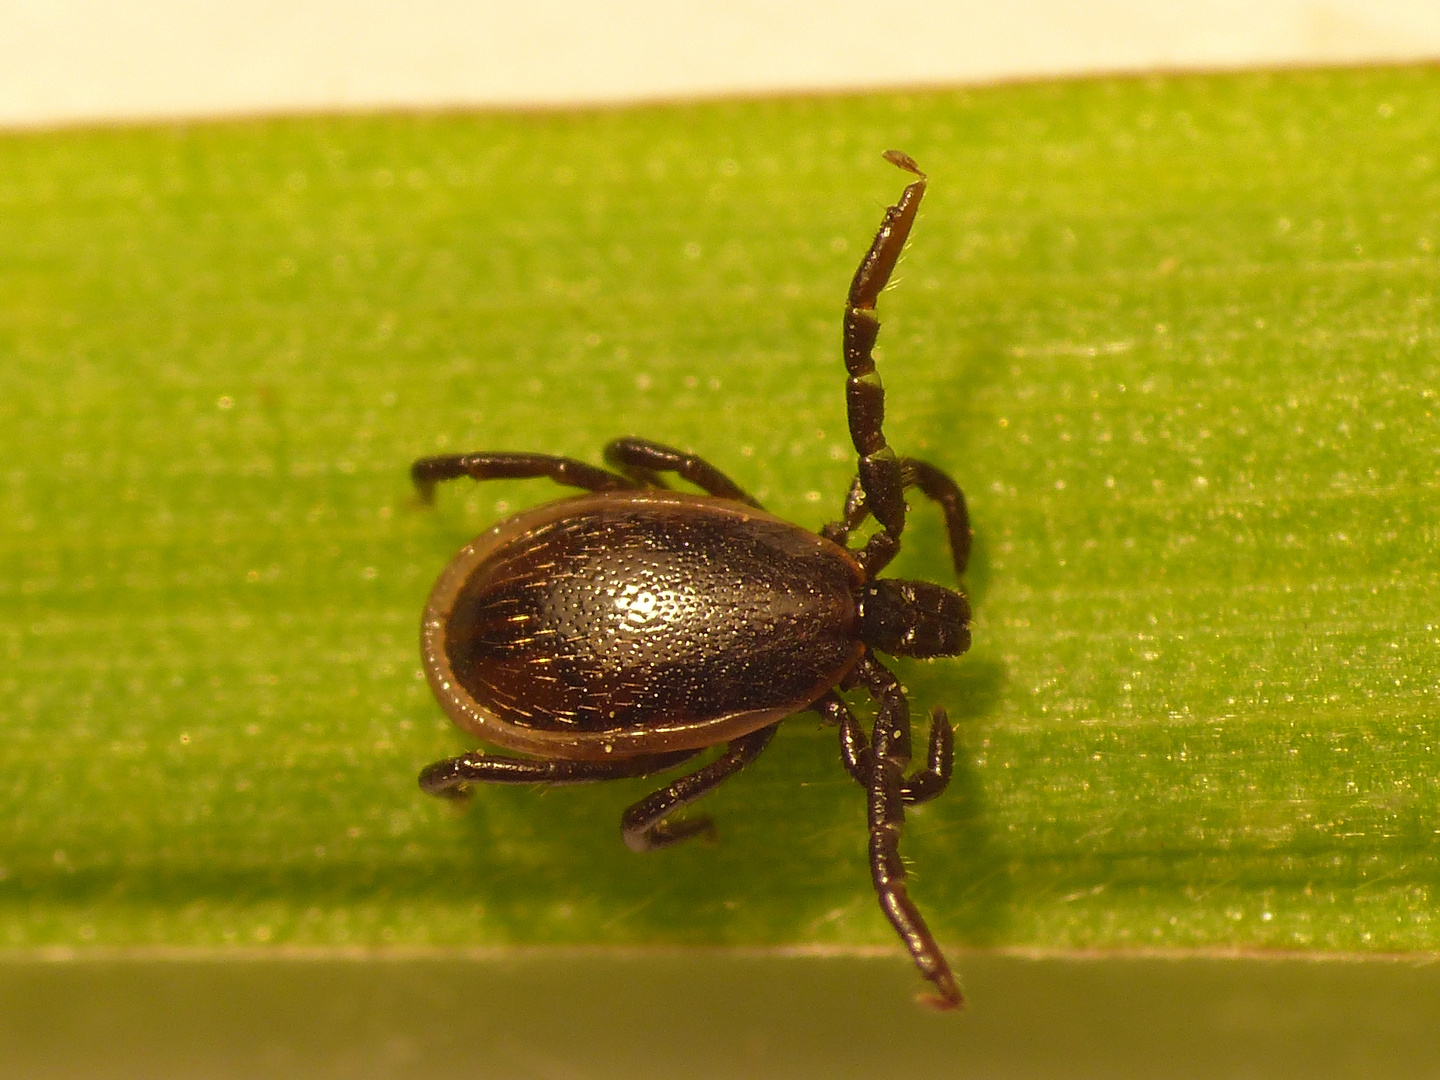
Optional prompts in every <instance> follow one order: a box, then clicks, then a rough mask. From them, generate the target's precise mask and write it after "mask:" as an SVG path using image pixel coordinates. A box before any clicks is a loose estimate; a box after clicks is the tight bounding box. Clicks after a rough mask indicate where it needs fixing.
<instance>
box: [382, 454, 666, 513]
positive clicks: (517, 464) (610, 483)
mask: <svg viewBox="0 0 1440 1080" xmlns="http://www.w3.org/2000/svg"><path fill="white" fill-rule="evenodd" d="M461 476H468V477H470V478H471V479H473V480H527V479H530V478H532V477H549V478H550V479H551V480H554V481H555V482H556V483H557V484H564V485H565V486H567V487H577V488H584V489H585V490H586V491H626V490H630V489H632V488H635V487H638V486H639V485H637V484H636V483H635V482H634V481H633V480H629V479H627V478H625V477H623V476H616V475H615V474H614V473H612V472H606V471H605V470H604V469H597V468H596V467H595V466H594V465H587V464H585V462H583V461H576V460H575V459H574V458H567V457H555V456H553V455H551V454H511V453H503V452H501V453H478V454H445V455H442V456H440V457H426V458H420V460H418V461H416V462H415V463H414V464H413V465H411V466H410V479H411V480H413V481H414V482H415V490H416V491H417V492H419V494H420V498H421V500H422V501H424V502H427V503H428V502H430V501H432V500H433V499H434V497H435V485H436V484H438V483H440V481H442V480H454V479H457V478H459V477H461Z"/></svg>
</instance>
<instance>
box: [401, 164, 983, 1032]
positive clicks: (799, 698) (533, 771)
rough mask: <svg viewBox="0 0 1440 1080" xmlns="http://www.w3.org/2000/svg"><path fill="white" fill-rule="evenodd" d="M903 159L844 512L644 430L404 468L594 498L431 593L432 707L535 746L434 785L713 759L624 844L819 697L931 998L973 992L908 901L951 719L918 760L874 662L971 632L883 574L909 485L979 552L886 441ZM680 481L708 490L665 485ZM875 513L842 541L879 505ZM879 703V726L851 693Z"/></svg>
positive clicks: (919, 182)
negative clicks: (753, 482)
mask: <svg viewBox="0 0 1440 1080" xmlns="http://www.w3.org/2000/svg"><path fill="white" fill-rule="evenodd" d="M885 157H886V159H887V160H888V161H890V162H891V163H892V164H894V165H896V166H898V167H899V168H901V169H904V170H905V171H906V172H908V173H911V174H912V175H913V176H914V178H915V179H914V180H913V181H912V182H911V183H910V184H909V185H908V186H907V187H906V188H905V191H904V193H903V194H902V195H901V196H900V199H899V201H898V202H896V204H895V205H894V206H892V207H890V208H889V209H888V210H886V212H885V218H884V220H883V221H882V222H881V224H880V229H879V231H878V232H877V233H876V235H875V239H874V241H873V242H872V243H871V245H870V250H869V251H868V252H866V254H865V257H864V259H862V260H861V262H860V266H859V268H858V269H857V270H856V271H855V276H854V279H853V280H852V281H851V283H850V293H849V296H848V298H847V300H846V303H845V314H844V319H843V322H842V347H843V349H842V351H843V354H844V359H845V370H846V371H847V372H848V374H849V378H848V380H847V382H846V387H845V401H846V409H847V413H848V418H849V425H850V437H851V439H852V441H853V442H854V444H855V450H856V452H857V453H858V455H859V465H858V468H857V470H856V476H855V479H854V481H853V482H852V483H851V485H850V490H849V493H848V494H847V495H846V497H845V503H844V509H843V511H842V513H841V516H840V519H839V520H838V521H835V522H832V523H831V524H829V525H826V526H825V527H824V528H823V529H822V530H821V531H820V533H819V535H816V534H813V533H810V532H807V531H805V530H804V529H802V528H800V527H799V526H798V525H794V524H791V523H790V522H787V521H784V520H782V519H781V518H778V517H775V516H773V515H771V514H768V513H766V512H765V510H764V509H763V508H762V507H761V506H760V504H759V503H758V502H756V501H755V499H754V498H752V497H751V496H750V495H748V494H746V493H745V491H743V490H742V489H741V488H740V487H739V486H738V485H737V484H736V483H735V482H734V481H733V480H731V479H730V478H729V477H727V476H726V475H725V474H724V473H722V472H721V471H720V470H719V469H717V468H716V467H715V466H714V465H711V464H710V463H708V462H706V461H704V460H703V459H701V458H699V457H696V456H695V455H694V454H690V453H686V452H685V451H682V450H676V449H673V448H671V447H669V446H664V445H661V444H660V443H654V442H650V441H648V440H645V439H637V438H623V439H617V440H615V441H614V442H612V443H610V445H609V446H607V447H606V448H605V461H606V463H607V464H608V465H609V466H610V467H611V468H610V469H608V470H607V469H600V468H596V467H594V466H591V465H587V464H585V463H584V462H582V461H577V460H574V459H571V458H563V457H552V456H550V455H548V454H528V453H503V452H500V453H475V454H452V455H445V456H442V457H427V458H421V459H420V460H419V461H417V462H415V464H414V465H413V466H412V467H411V470H410V471H411V476H412V478H413V479H414V482H415V486H416V488H417V489H418V491H419V493H420V496H421V498H422V499H423V500H425V501H427V502H428V501H429V500H430V499H431V498H432V497H433V494H434V489H435V485H436V484H437V483H439V482H440V481H442V480H450V479H454V478H457V477H462V476H469V477H472V478H473V479H475V480H494V479H498V478H501V477H506V478H515V477H548V478H549V479H550V480H553V481H555V482H556V483H559V484H563V485H565V486H567V487H572V488H578V489H580V490H581V491H582V492H584V493H583V494H580V495H576V496H573V497H570V498H565V499H561V500H559V501H557V502H551V503H546V504H545V505H543V506H537V507H535V508H534V509H531V510H525V511H522V512H521V513H519V514H516V515H515V516H514V517H511V518H509V519H508V520H506V521H503V522H501V523H500V524H499V525H496V526H495V527H494V528H492V529H490V530H489V531H488V532H486V533H484V534H483V535H481V536H480V537H479V538H478V539H476V540H475V541H473V542H472V543H471V544H469V545H468V546H467V547H465V548H464V549H463V550H462V551H461V552H460V553H459V554H458V555H456V556H455V558H454V559H453V560H452V561H451V562H450V564H449V565H448V566H446V567H445V570H444V571H443V572H442V573H441V575H440V578H439V580H438V581H437V582H436V583H435V587H434V589H433V590H432V591H431V593H430V597H429V600H428V601H427V602H426V605H425V614H424V619H423V623H422V628H421V648H422V652H423V657H424V665H425V674H426V676H427V678H428V679H429V682H430V687H431V689H432V690H433V691H434V692H435V696H436V698H437V699H438V700H439V702H440V705H441V707H442V708H443V709H444V710H445V712H446V713H448V714H449V716H450V718H451V719H452V720H454V722H455V723H456V724H457V725H458V726H459V727H461V728H463V729H464V730H465V731H467V732H468V733H469V734H471V735H473V736H475V737H476V738H477V739H479V740H481V741H483V742H485V743H488V744H490V745H492V746H496V747H500V748H503V749H505V750H508V751H512V752H514V753H515V754H518V755H523V756H502V755H498V754H492V753H489V752H486V751H473V752H471V753H468V754H462V755H461V756H459V757H455V758H449V759H447V760H445V761H437V762H436V763H435V764H433V765H431V766H430V767H429V768H427V769H425V770H424V771H423V772H422V773H421V774H420V786H421V787H422V788H423V789H424V790H425V791H427V792H429V793H431V794H433V795H442V796H449V797H457V796H462V795H464V794H465V792H466V789H467V788H468V787H469V786H470V785H472V784H477V783H487V784H575V783H585V782H588V781H596V780H615V779H619V778H621V777H639V776H649V775H651V774H653V773H659V772H662V771H665V770H668V769H671V768H674V767H675V766H678V765H680V764H681V763H683V762H688V761H691V760H692V759H694V758H696V757H698V756H699V755H701V754H702V753H703V752H704V751H705V750H707V749H709V748H712V747H723V749H721V750H720V752H719V754H718V755H716V756H714V757H712V758H710V760H708V761H706V762H705V763H704V764H702V765H700V767H699V768H696V769H694V770H693V771H690V772H687V773H685V774H684V775H682V776H680V777H679V778H678V779H676V780H673V781H671V782H670V783H668V784H666V785H665V786H664V787H663V788H661V789H660V790H659V791H656V792H655V793H654V794H652V795H650V796H649V797H648V798H645V799H642V800H640V801H639V802H638V803H636V804H635V805H634V806H631V807H630V808H629V809H628V810H626V811H625V813H624V814H623V816H622V818H621V829H622V832H623V835H624V838H625V843H626V844H627V845H628V846H629V847H630V848H631V849H632V850H634V851H648V850H651V849H653V848H660V847H665V846H667V845H669V844H674V843H676V842H678V841H681V840H684V839H686V838H687V837H692V836H695V835H697V834H701V833H710V832H711V831H712V830H713V826H712V824H711V822H710V820H709V818H706V817H702V816H696V815H692V816H684V815H680V814H678V813H677V812H678V811H680V810H681V809H682V808H684V807H686V806H688V805H689V804H690V803H693V802H694V801H695V800H696V799H699V798H700V797H701V796H703V795H705V794H706V793H707V792H709V791H711V790H712V789H714V788H715V787H716V786H717V785H719V784H720V783H722V782H723V781H724V780H726V779H728V778H729V777H731V776H734V775H735V774H736V773H737V772H739V771H740V770H741V769H743V768H744V767H745V766H746V765H747V764H749V763H750V762H751V761H753V760H754V759H755V757H756V755H757V754H759V753H760V752H761V751H762V750H764V749H765V747H766V745H767V744H768V743H769V742H770V740H771V738H773V737H774V735H775V730H776V728H777V727H778V726H779V724H780V722H781V721H782V720H784V719H785V718H786V717H788V716H792V715H794V714H795V713H799V712H805V711H810V712H815V713H818V714H819V715H820V717H821V718H822V719H823V720H824V721H826V722H828V723H830V724H833V725H835V726H836V727H837V728H838V730H839V742H840V757H841V762H842V764H843V765H844V767H845V769H846V770H847V771H848V772H849V773H850V775H851V776H852V777H854V779H855V780H856V781H857V782H858V783H859V784H860V785H861V786H862V787H863V788H864V789H865V792H866V795H867V798H868V802H869V825H870V868H871V877H872V879H873V881H874V885H875V891H876V893H877V894H878V896H879V900H880V907H881V909H882V910H883V911H884V913H885V916H886V917H887V918H888V919H889V920H890V922H891V923H892V924H893V925H894V927H895V930H896V931H897V932H898V933H899V935H900V938H901V940H902V941H904V943H905V947H906V948H907V949H909V950H910V955H911V956H912V957H913V958H914V960H915V965H916V967H917V968H919V971H920V974H921V975H922V976H923V977H924V978H925V979H928V980H929V981H930V983H931V984H932V985H933V987H934V992H933V993H932V994H929V995H927V996H926V997H925V998H924V999H923V1000H925V1001H926V1002H927V1003H929V1004H932V1005H935V1006H937V1007H939V1008H946V1009H948V1008H954V1007H956V1006H958V1005H959V1004H960V1003H961V995H960V989H959V987H958V986H957V985H956V983H955V978H954V976H953V975H952V974H951V972H950V968H949V966H948V965H947V964H946V962H945V957H944V956H943V955H942V953H941V951H940V948H939V946H938V945H937V944H936V942H935V939H934V936H933V935H932V934H931V933H930V930H929V928H928V927H927V926H926V925H925V920H924V919H923V918H922V917H921V915H920V912H919V910H918V909H917V908H916V906H915V904H914V903H913V902H912V900H911V899H910V895H909V892H908V891H907V889H906V885H905V867H904V864H903V862H902V861H901V858H900V847H899V844H900V830H901V827H902V825H903V823H904V820H905V806H906V804H910V803H921V802H925V801H927V800H929V799H933V798H935V796H937V795H939V794H940V793H941V792H942V791H944V790H945V786H946V784H947V783H948V782H949V780H950V773H951V768H952V764H953V760H954V736H953V733H952V731H951V728H950V722H949V720H948V719H947V717H946V715H945V711H944V710H943V709H942V708H939V707H938V706H937V707H936V708H935V709H934V710H933V711H932V713H931V716H930V735H929V747H928V753H927V755H926V762H925V765H924V767H923V768H920V769H918V770H917V771H915V772H913V773H910V774H908V775H907V774H906V769H907V768H908V767H909V764H910V758H911V744H910V705H909V702H908V701H907V699H906V694H905V689H904V687H902V686H901V685H900V683H899V681H898V680H897V679H896V677H895V675H894V674H893V673H892V672H891V671H890V669H889V668H887V667H886V666H885V664H884V663H883V662H882V661H881V660H880V659H879V657H878V656H877V654H878V653H888V654H889V655H891V656H916V657H937V656H958V655H960V654H961V653H963V652H964V651H965V650H966V649H967V648H969V646H970V631H969V625H968V624H969V620H970V605H969V603H968V601H967V600H966V598H965V595H964V594H963V593H962V592H959V591H956V590H953V589H948V588H944V587H942V586H940V585H935V584H932V583H930V582H926V581H903V580H898V579H892V578H881V577H879V576H878V575H879V574H880V572H881V571H882V570H883V569H884V568H885V566H886V564H888V563H889V562H890V561H891V559H893V558H894V557H895V554H896V553H897V552H898V551H899V550H900V540H901V536H902V535H903V533H904V531H905V513H906V505H905V493H906V491H907V490H908V489H910V488H917V489H919V491H920V492H921V493H922V494H924V495H925V496H927V497H928V498H930V499H931V500H933V501H934V502H935V503H937V504H938V505H939V507H940V509H941V510H942V511H943V513H944V515H945V522H946V527H947V531H948V533H949V541H950V555H951V559H952V561H953V562H954V565H955V572H956V574H957V576H958V575H960V574H962V573H963V572H964V570H965V563H966V560H967V558H968V556H969V552H970V523H969V519H968V516H967V514H966V510H965V498H964V496H963V495H962V494H961V492H960V488H959V487H958V486H957V485H956V483H955V481H954V480H952V479H951V478H950V477H949V476H947V475H946V474H945V473H944V472H942V471H941V470H940V469H938V468H936V467H935V466H934V465H931V464H928V463H927V462H924V461H918V460H916V459H915V458H905V457H899V456H897V455H896V453H895V451H893V450H892V449H891V448H890V447H889V445H888V444H887V443H886V441H885V434H884V432H883V430H882V421H883V419H884V415H885V394H884V391H883V389H882V388H881V385H880V377H879V375H878V374H877V373H876V371H875V362H874V360H873V358H872V355H871V353H872V350H873V347H874V345H875V339H876V336H877V334H878V333H879V330H880V322H879V319H878V318H877V316H876V314H875V303H876V300H877V299H878V297H879V295H880V292H881V290H882V289H884V287H885V285H886V283H887V282H888V281H889V279H890V274H891V272H892V271H893V270H894V268H895V262H896V260H897V259H898V258H899V256H900V251H901V249H902V248H903V247H904V246H905V239H906V237H907V236H908V235H909V233H910V228H911V226H912V225H913V224H914V221H915V213H916V210H917V209H918V208H919V205H920V200H921V197H922V196H923V195H924V193H925V174H924V173H922V172H921V171H920V169H919V167H918V166H917V165H916V164H915V162H914V161H913V160H912V159H911V158H910V157H908V156H906V155H905V154H902V153H900V152H898V151H894V150H892V151H889V152H888V153H886V155H885ZM667 475H673V476H677V477H679V478H680V479H682V480H684V481H686V482H687V483H689V484H690V485H692V486H694V487H696V488H699V489H700V491H701V492H703V494H696V493H687V492H681V491H674V490H671V489H670V488H668V487H667V486H666V483H665V479H664V478H665V477H666V476H667ZM870 518H873V519H874V521H875V522H876V524H877V526H878V527H877V528H876V530H875V531H874V532H873V533H872V534H871V535H870V536H869V538H868V539H867V540H865V541H864V543H863V544H862V543H857V544H856V545H855V546H852V545H851V543H850V539H851V535H852V533H854V532H855V531H856V530H857V529H859V528H860V527H861V526H862V525H863V524H864V523H865V522H866V520H867V519H870ZM852 690H860V691H864V692H866V693H867V694H868V695H869V696H870V697H871V698H872V699H873V700H874V702H875V704H876V711H875V720H874V723H873V726H872V728H871V731H870V733H869V735H868V736H867V735H866V734H865V731H864V729H863V728H862V727H861V725H860V722H859V721H858V720H857V719H856V717H855V714H854V713H853V712H852V711H851V708H850V705H849V704H848V703H847V702H846V700H845V699H844V698H843V697H842V696H841V692H842V691H852Z"/></svg>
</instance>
